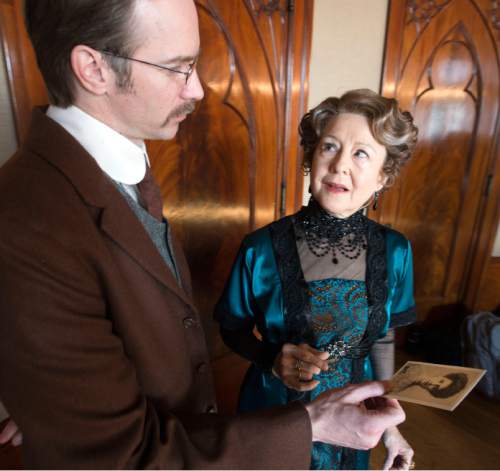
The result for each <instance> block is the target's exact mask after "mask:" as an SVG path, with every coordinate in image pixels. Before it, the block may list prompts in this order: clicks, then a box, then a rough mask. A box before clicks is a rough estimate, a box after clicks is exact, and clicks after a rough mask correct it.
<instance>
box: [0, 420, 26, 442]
mask: <svg viewBox="0 0 500 471" xmlns="http://www.w3.org/2000/svg"><path fill="white" fill-rule="evenodd" d="M9 442H11V444H12V445H13V446H19V445H21V443H23V434H22V433H21V431H20V430H19V427H18V426H17V424H16V423H15V422H14V421H13V420H12V419H9V421H8V422H7V425H5V427H4V429H3V430H2V431H1V432H0V445H5V444H6V443H9Z"/></svg>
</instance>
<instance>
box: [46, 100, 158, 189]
mask: <svg viewBox="0 0 500 471" xmlns="http://www.w3.org/2000/svg"><path fill="white" fill-rule="evenodd" d="M47 116H48V117H49V118H52V119H53V120H54V121H56V122H57V123H59V124H60V125H61V126H62V127H63V128H64V129H66V131H68V132H69V133H70V134H71V135H72V136H73V137H74V138H75V139H76V140H77V141H78V142H79V143H80V144H81V145H82V147H83V148H84V149H85V150H86V151H87V152H88V153H89V154H90V155H91V156H92V157H93V158H94V159H95V161H96V162H97V165H99V167H100V168H101V169H102V170H103V171H104V172H105V173H106V174H107V175H108V176H109V177H111V178H112V179H113V180H115V181H117V182H119V183H125V184H127V185H135V184H137V183H139V182H140V181H142V179H143V178H144V175H145V174H146V161H147V160H148V157H147V153H146V146H145V145H144V142H143V143H142V145H141V146H140V145H137V144H134V143H133V142H132V141H130V140H129V139H127V138H126V137H124V136H122V135H121V134H120V133H118V132H116V131H115V130H114V129H112V128H110V127H109V126H107V125H106V124H104V123H103V122H101V121H99V120H97V119H95V118H93V117H92V116H90V115H89V114H88V113H85V112H84V111H82V110H81V109H80V108H78V107H76V106H70V107H69V108H59V107H57V106H49V109H48V110H47ZM148 164H149V162H148Z"/></svg>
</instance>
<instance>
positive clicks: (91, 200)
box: [25, 109, 196, 311]
mask: <svg viewBox="0 0 500 471" xmlns="http://www.w3.org/2000/svg"><path fill="white" fill-rule="evenodd" d="M25 147H26V148H27V149H28V150H29V151H30V152H32V153H34V154H37V155H39V156H40V157H42V158H43V159H45V160H47V161H48V162H49V163H50V164H51V165H53V166H54V167H56V168H57V169H58V170H59V171H61V172H62V173H63V174H64V175H65V176H66V178H67V179H68V180H69V181H70V182H71V184H72V185H73V186H74V187H75V190H76V191H77V192H78V194H79V195H80V196H81V198H82V199H83V200H84V201H85V203H86V204H87V205H90V206H94V207H97V208H100V209H101V217H100V218H99V219H98V225H99V226H100V228H101V230H102V231H103V232H104V233H105V234H106V235H107V236H108V237H109V238H111V239H112V240H113V241H114V242H115V243H116V244H117V245H118V246H120V247H121V249H122V250H123V251H125V252H126V253H127V254H128V255H129V256H130V257H131V258H133V259H134V260H135V261H136V262H137V264H138V265H140V266H141V267H142V268H143V269H144V270H146V271H147V272H148V273H149V274H150V275H151V276H153V277H154V278H155V279H156V280H158V281H159V282H160V283H162V284H163V285H164V286H166V287H167V288H168V289H169V290H170V291H172V292H173V293H175V294H176V295H177V296H178V297H179V298H181V299H182V300H183V301H184V302H185V303H186V304H188V305H189V306H190V307H191V308H192V309H193V310H195V311H196V308H195V307H194V305H193V303H192V301H191V299H190V298H189V297H188V294H187V293H186V292H185V291H184V290H183V289H182V288H181V286H180V285H179V283H178V282H177V280H176V279H175V277H174V275H173V274H172V272H171V271H170V269H169V268H168V266H167V265H166V263H165V262H164V261H163V259H162V257H161V256H160V254H159V253H158V250H157V249H156V247H155V245H154V243H153V242H152V240H151V239H150V237H149V235H148V234H147V232H146V230H145V229H144V227H143V226H142V224H141V222H140V221H139V220H138V219H137V217H136V216H135V214H134V213H133V211H132V210H131V208H130V207H129V205H128V204H127V202H126V201H125V199H124V197H123V196H122V195H121V194H120V192H119V191H118V190H117V189H116V188H115V186H114V185H113V183H112V182H111V181H110V180H109V177H107V176H106V175H105V174H104V172H103V171H102V170H101V169H100V168H99V166H98V165H97V163H96V162H95V160H94V159H93V158H92V157H91V156H90V155H89V154H88V153H87V152H86V151H85V149H83V147H82V146H81V145H80V144H79V143H78V141H76V140H75V139H74V138H73V137H72V136H71V135H70V134H69V133H67V132H66V131H65V130H64V129H63V128H62V127H61V126H60V125H59V124H57V123H56V122H55V121H53V120H52V119H50V118H48V117H47V116H46V115H45V112H44V110H42V109H35V110H34V112H33V117H32V124H31V129H30V132H29V134H28V139H27V140H26V143H25ZM174 250H175V256H176V258H177V259H178V260H180V262H179V263H180V265H181V267H180V270H181V272H182V279H183V281H184V280H186V279H187V278H188V277H187V278H186V274H187V273H186V270H187V267H186V266H185V260H184V257H183V254H182V251H181V250H180V249H179V246H178V244H176V246H175V247H174ZM187 286H189V283H188V284H187Z"/></svg>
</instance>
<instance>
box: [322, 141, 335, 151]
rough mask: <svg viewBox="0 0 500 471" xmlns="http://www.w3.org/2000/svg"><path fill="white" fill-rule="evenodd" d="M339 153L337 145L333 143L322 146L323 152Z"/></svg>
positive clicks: (324, 143) (325, 143)
mask: <svg viewBox="0 0 500 471" xmlns="http://www.w3.org/2000/svg"><path fill="white" fill-rule="evenodd" d="M336 151H337V145H336V144H334V143H333V142H323V144H321V152H336Z"/></svg>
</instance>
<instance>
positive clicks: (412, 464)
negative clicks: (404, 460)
mask: <svg viewBox="0 0 500 471" xmlns="http://www.w3.org/2000/svg"><path fill="white" fill-rule="evenodd" d="M408 469H415V461H412V462H411V463H410V466H408Z"/></svg>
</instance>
